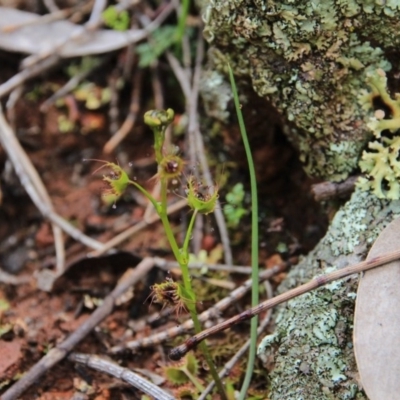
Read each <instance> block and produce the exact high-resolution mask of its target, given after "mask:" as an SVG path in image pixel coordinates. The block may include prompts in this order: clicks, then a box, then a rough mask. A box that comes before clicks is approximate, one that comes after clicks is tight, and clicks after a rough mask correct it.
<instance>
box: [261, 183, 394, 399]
mask: <svg viewBox="0 0 400 400" xmlns="http://www.w3.org/2000/svg"><path fill="white" fill-rule="evenodd" d="M399 214H400V201H391V202H389V201H387V200H380V199H378V198H377V197H376V196H374V195H373V194H372V193H369V192H363V191H360V189H357V190H356V192H355V193H354V194H353V196H352V197H351V199H350V201H349V202H348V203H347V204H346V205H345V206H344V207H343V208H342V209H341V210H340V211H339V212H338V213H337V214H336V215H335V218H334V219H333V221H332V223H331V226H330V228H329V231H328V232H327V234H326V236H325V237H324V238H323V239H322V240H321V242H320V243H319V244H318V246H317V248H316V249H315V250H314V251H313V252H311V253H310V254H309V255H308V256H307V257H306V258H304V259H303V260H302V261H301V262H300V264H299V265H298V266H296V267H295V268H294V269H292V270H291V271H290V273H289V274H288V277H287V279H285V281H284V282H283V284H282V285H281V286H280V288H279V291H280V292H284V291H286V290H289V289H291V288H293V287H296V286H298V285H300V284H302V283H305V282H307V281H308V280H309V279H311V278H313V277H315V276H318V275H322V274H326V273H329V272H332V270H334V269H338V268H343V267H345V266H347V265H349V264H353V263H356V262H358V261H360V260H361V259H363V258H364V257H365V255H366V253H367V251H368V248H369V246H370V245H371V244H372V242H373V241H374V240H375V239H376V237H377V236H378V234H379V233H380V232H381V231H382V229H383V228H384V227H385V226H386V225H387V224H388V223H390V221H391V220H392V219H393V218H395V217H396V216H398V215H399ZM356 290H357V278H356V277H349V278H347V279H343V280H340V281H335V282H332V283H331V284H329V285H327V286H324V287H321V288H319V289H318V290H316V291H314V292H310V293H306V294H304V295H302V296H300V297H297V298H295V299H293V300H291V301H289V302H288V303H286V304H284V305H282V306H280V307H279V308H278V309H277V310H276V311H275V314H274V317H275V321H276V330H275V332H274V334H273V335H269V336H267V337H266V338H264V339H263V341H262V342H261V345H260V347H259V355H260V357H261V359H262V360H264V361H265V362H269V363H271V360H273V361H274V365H275V367H274V369H273V370H272V372H271V373H270V375H269V377H270V386H271V393H270V397H269V398H270V399H271V400H283V399H285V400H286V399H289V400H301V399H304V400H309V399H318V400H333V399H334V400H351V399H366V396H365V394H364V393H363V392H362V389H361V388H360V387H359V385H358V382H357V380H356V378H355V377H356V373H355V371H356V364H355V359H354V354H353V346H352V325H353V312H354V304H355V292H356Z"/></svg>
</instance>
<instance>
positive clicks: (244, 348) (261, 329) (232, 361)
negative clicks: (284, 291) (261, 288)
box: [197, 281, 272, 400]
mask: <svg viewBox="0 0 400 400" xmlns="http://www.w3.org/2000/svg"><path fill="white" fill-rule="evenodd" d="M265 283H266V284H267V285H266V286H267V294H268V295H267V298H269V299H270V298H271V297H272V288H271V284H270V283H269V282H268V281H266V282H265ZM271 315H272V309H270V310H268V312H267V314H266V316H265V317H264V318H263V320H262V321H261V323H260V326H259V327H258V329H257V336H260V335H261V334H262V333H263V332H264V330H265V328H266V327H267V325H268V324H269V322H270V320H271ZM250 343H251V339H248V340H247V341H246V342H245V343H244V345H243V346H242V347H241V348H240V349H239V350H238V351H237V352H236V354H235V355H234V356H233V357H232V358H231V359H230V360H229V361H228V362H227V363H226V364H225V365H224V367H223V368H222V369H221V371H220V372H219V373H218V375H219V377H220V378H221V379H223V378H225V376H227V375H228V374H229V372H230V371H231V370H232V368H233V367H234V366H235V365H236V364H237V363H238V362H239V361H240V360H241V359H242V357H243V355H244V354H245V353H246V352H247V350H248V349H249V347H250ZM214 386H215V382H214V381H211V382H210V383H209V384H208V386H207V387H206V388H205V389H204V392H203V393H202V394H201V396H200V397H199V398H198V399H197V400H205V399H206V397H207V396H208V394H209V393H211V390H213V388H214Z"/></svg>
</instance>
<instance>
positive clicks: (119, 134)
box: [103, 69, 143, 154]
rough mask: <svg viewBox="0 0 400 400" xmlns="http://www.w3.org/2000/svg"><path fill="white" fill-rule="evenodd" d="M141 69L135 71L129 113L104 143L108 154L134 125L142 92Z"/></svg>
mask: <svg viewBox="0 0 400 400" xmlns="http://www.w3.org/2000/svg"><path fill="white" fill-rule="evenodd" d="M142 78H143V73H142V70H140V69H138V70H137V71H136V73H135V78H134V80H133V88H132V100H131V105H130V108H129V114H128V116H127V117H126V119H125V121H124V123H123V124H122V126H121V127H120V128H119V129H118V130H117V131H116V132H115V133H114V135H113V136H112V137H111V138H110V139H109V140H108V141H107V143H106V144H105V145H104V148H103V151H104V153H106V154H109V153H111V152H113V151H114V149H115V148H116V147H117V146H118V145H119V144H120V143H121V142H122V140H124V139H125V137H126V136H127V135H128V133H129V132H130V131H131V130H132V128H133V126H134V125H135V122H136V118H137V115H138V112H139V110H140V96H141V94H142Z"/></svg>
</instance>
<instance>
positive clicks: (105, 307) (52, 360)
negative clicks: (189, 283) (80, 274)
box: [1, 258, 154, 400]
mask: <svg viewBox="0 0 400 400" xmlns="http://www.w3.org/2000/svg"><path fill="white" fill-rule="evenodd" d="M153 265H154V263H153V260H152V259H151V258H144V259H143V260H142V261H141V262H140V263H139V264H138V265H137V266H136V268H134V269H129V270H128V271H127V272H126V273H125V274H124V276H123V277H122V278H121V279H120V281H119V283H118V285H117V286H116V287H115V289H114V290H113V291H112V292H111V293H110V294H109V295H108V296H107V297H106V298H105V299H104V301H103V303H102V304H101V306H100V307H99V308H97V309H96V310H95V311H94V312H93V314H91V315H90V317H89V318H88V319H87V320H86V321H85V322H84V323H83V324H82V325H81V326H80V327H79V328H78V329H77V330H76V331H75V332H73V333H72V334H71V335H70V336H69V337H68V338H67V339H66V340H64V342H62V343H60V344H59V345H58V346H57V347H55V348H53V349H51V350H50V351H49V352H48V353H47V354H46V355H45V356H44V357H43V358H42V359H41V360H39V361H38V362H37V363H36V364H35V365H34V366H33V367H32V368H31V369H30V370H29V371H28V372H27V373H26V374H25V375H24V376H23V377H22V378H21V379H20V380H19V381H17V382H16V383H14V385H12V386H11V387H10V388H9V389H8V390H7V391H6V392H5V393H4V394H3V396H2V397H1V400H14V399H17V398H18V397H19V396H20V395H21V394H22V393H23V392H24V391H25V390H27V389H28V388H29V387H30V386H31V385H33V384H34V383H35V382H36V381H37V380H38V379H39V378H40V377H41V376H42V375H43V374H44V373H45V372H46V371H47V370H49V369H50V368H51V367H53V366H54V365H55V364H57V363H58V362H59V361H61V360H62V359H63V358H64V357H65V356H66V355H67V354H68V353H69V352H70V351H71V350H72V349H73V348H74V347H75V346H76V345H77V344H78V343H79V342H80V341H81V340H82V339H84V338H85V337H86V336H87V335H88V334H89V333H90V332H91V331H92V329H93V328H95V327H96V326H97V325H98V324H99V323H100V322H101V321H103V320H104V319H105V318H106V317H107V316H108V315H109V314H110V313H111V312H112V310H113V308H114V305H115V302H116V300H117V299H118V298H119V297H120V296H121V295H122V294H123V293H125V292H126V290H128V289H129V288H130V287H131V286H132V285H134V284H135V283H136V282H138V281H139V280H140V279H141V278H143V276H144V275H145V274H147V273H148V272H149V271H150V270H151V268H153Z"/></svg>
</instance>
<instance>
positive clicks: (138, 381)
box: [68, 353, 175, 400]
mask: <svg viewBox="0 0 400 400" xmlns="http://www.w3.org/2000/svg"><path fill="white" fill-rule="evenodd" d="M68 360H69V361H72V362H77V363H80V364H83V365H85V366H87V367H90V368H93V369H95V370H97V371H101V372H105V373H106V374H109V375H111V376H114V377H116V378H118V379H121V380H122V381H124V382H127V383H129V384H130V385H132V386H133V387H135V388H137V389H139V390H141V391H142V392H143V393H145V394H147V395H149V396H152V397H154V398H155V399H157V400H174V399H175V398H174V397H173V396H171V395H170V394H169V393H167V392H165V391H164V390H162V389H160V388H159V387H158V386H156V385H154V383H151V382H149V381H148V380H146V379H144V378H142V377H141V376H140V375H138V374H136V373H134V372H132V371H131V370H130V369H128V368H123V367H121V366H119V365H118V364H117V363H115V362H113V361H110V360H105V359H104V358H101V357H99V356H97V355H90V354H82V353H72V354H70V355H69V356H68Z"/></svg>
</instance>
